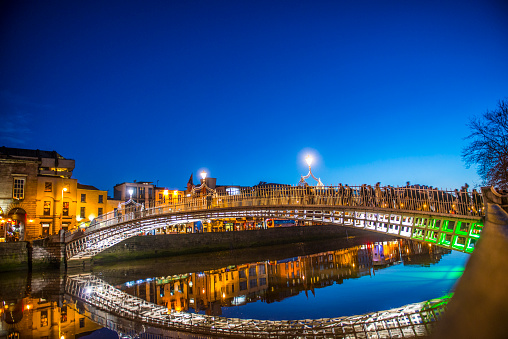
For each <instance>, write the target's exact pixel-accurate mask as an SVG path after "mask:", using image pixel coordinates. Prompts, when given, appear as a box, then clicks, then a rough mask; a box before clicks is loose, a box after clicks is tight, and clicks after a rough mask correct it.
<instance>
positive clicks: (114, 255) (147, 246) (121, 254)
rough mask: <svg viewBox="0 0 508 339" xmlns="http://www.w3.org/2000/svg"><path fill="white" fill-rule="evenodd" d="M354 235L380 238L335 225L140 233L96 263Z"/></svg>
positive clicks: (106, 252)
mask: <svg viewBox="0 0 508 339" xmlns="http://www.w3.org/2000/svg"><path fill="white" fill-rule="evenodd" d="M352 236H370V237H372V238H373V240H374V239H379V236H381V235H379V234H375V233H372V232H368V231H363V230H356V229H348V228H345V227H337V226H333V225H319V226H296V227H295V226H294V227H278V228H270V229H263V230H250V231H236V232H216V233H191V234H167V235H166V234H164V235H149V236H137V237H132V238H129V239H126V240H124V241H122V242H121V243H119V244H116V245H115V246H113V247H110V248H108V249H106V250H104V251H103V252H101V253H99V254H97V255H96V256H95V257H94V258H93V263H102V262H108V261H118V260H130V259H144V258H154V257H164V256H174V255H180V254H192V253H204V252H215V251H223V250H231V249H241V248H249V247H258V246H270V245H282V244H288V243H298V242H305V241H314V240H319V239H330V238H341V237H352ZM390 238H392V237H389V236H386V239H390Z"/></svg>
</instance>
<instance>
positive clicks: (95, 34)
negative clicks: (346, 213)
mask: <svg viewBox="0 0 508 339" xmlns="http://www.w3.org/2000/svg"><path fill="white" fill-rule="evenodd" d="M0 6H1V8H2V10H1V11H0V12H1V13H2V14H1V16H2V20H1V25H2V26H1V27H2V30H1V31H2V34H1V35H0V39H1V42H2V46H4V48H3V51H2V52H1V53H0V61H1V64H2V73H1V74H2V75H1V76H0V79H1V83H2V85H1V86H0V110H1V112H2V121H3V124H2V125H3V131H2V133H0V146H6V147H14V148H28V149H41V150H55V151H57V152H58V153H60V154H61V155H62V156H64V157H66V158H71V159H75V160H76V168H75V170H74V173H73V178H76V179H78V181H79V182H80V183H82V184H87V185H93V186H96V187H98V188H100V189H103V190H109V192H112V188H113V186H114V185H115V184H117V183H121V182H132V181H134V180H138V181H152V182H154V183H157V181H158V185H159V186H163V187H168V188H179V189H182V188H184V187H185V184H186V182H187V180H188V178H189V176H190V174H191V173H193V174H194V181H195V182H196V183H197V182H198V177H199V176H198V173H199V172H200V171H201V170H203V169H205V170H206V171H207V172H208V175H209V176H211V177H214V178H217V179H218V180H217V184H219V185H244V186H251V185H255V184H257V183H259V181H267V182H277V183H284V184H297V183H298V181H299V179H300V176H301V175H305V174H307V165H306V164H305V161H304V157H305V156H306V155H307V154H308V153H311V154H313V156H314V157H315V159H316V160H315V162H314V163H313V165H312V170H313V173H314V174H315V175H316V176H317V177H319V178H320V179H321V181H322V182H323V183H324V184H325V185H337V184H338V183H343V184H346V183H347V184H349V185H360V184H363V183H366V184H371V185H373V184H375V183H376V182H378V181H380V182H381V183H382V185H394V186H397V185H399V186H402V185H405V183H406V181H410V182H411V183H414V184H423V185H432V186H437V187H442V188H452V189H454V188H460V186H461V185H463V184H464V183H465V182H467V183H469V185H470V186H472V187H474V186H477V185H479V184H480V183H481V180H480V179H479V177H478V176H477V174H476V172H475V169H474V168H470V169H466V168H465V166H464V163H463V162H462V160H461V157H460V154H461V149H462V147H463V146H464V144H465V141H464V138H465V137H466V136H467V135H468V134H469V130H468V127H467V123H468V121H469V119H470V118H471V117H473V116H478V115H480V114H482V113H484V112H485V111H486V110H491V109H494V108H495V106H496V104H497V102H498V100H502V99H504V98H506V97H507V96H508V94H507V93H508V80H507V79H508V64H507V63H506V59H507V56H508V44H507V42H508V41H507V38H506V37H507V36H508V24H507V23H506V20H505V16H506V13H507V12H508V11H507V10H508V5H507V4H506V3H504V2H503V1H485V2H480V1H472V2H468V3H463V2H458V1H446V2H443V3H434V2H424V1H414V2H410V3H408V2H401V1H386V2H374V1H362V2H355V3H345V2H344V3H343V2H329V1H320V2H313V3H310V2H304V1H300V2H263V1H262V2H241V3H240V2H233V1H225V2H211V1H210V2H207V1H186V2H181V3H180V2H172V1H171V2H164V1H160V2H158V1H154V2H150V3H141V2H134V1H128V2H108V3H107V4H105V3H99V2H87V3H85V2H72V3H69V2H44V3H41V2H13V1H12V2H11V1H9V2H4V3H2V5H0ZM308 182H309V183H311V182H312V179H311V180H308Z"/></svg>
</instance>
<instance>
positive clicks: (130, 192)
mask: <svg viewBox="0 0 508 339" xmlns="http://www.w3.org/2000/svg"><path fill="white" fill-rule="evenodd" d="M128 192H129V195H130V196H131V197H130V199H129V200H132V193H134V190H133V189H132V188H129V191H128Z"/></svg>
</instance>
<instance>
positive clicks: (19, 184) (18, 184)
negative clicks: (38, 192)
mask: <svg viewBox="0 0 508 339" xmlns="http://www.w3.org/2000/svg"><path fill="white" fill-rule="evenodd" d="M12 197H13V198H14V199H24V198H25V179H24V178H14V185H13V187H12Z"/></svg>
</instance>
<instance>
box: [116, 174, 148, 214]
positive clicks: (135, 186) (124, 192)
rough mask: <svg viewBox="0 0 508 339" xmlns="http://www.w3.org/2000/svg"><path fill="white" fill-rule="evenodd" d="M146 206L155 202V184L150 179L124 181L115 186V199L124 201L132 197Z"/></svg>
mask: <svg viewBox="0 0 508 339" xmlns="http://www.w3.org/2000/svg"><path fill="white" fill-rule="evenodd" d="M131 198H132V200H133V201H135V202H136V203H139V204H143V205H145V207H146V208H148V207H150V206H154V204H155V186H154V185H153V183H152V182H149V181H136V180H134V182H124V183H121V184H117V185H115V187H114V199H115V200H121V201H123V202H125V201H129V199H131Z"/></svg>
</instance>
